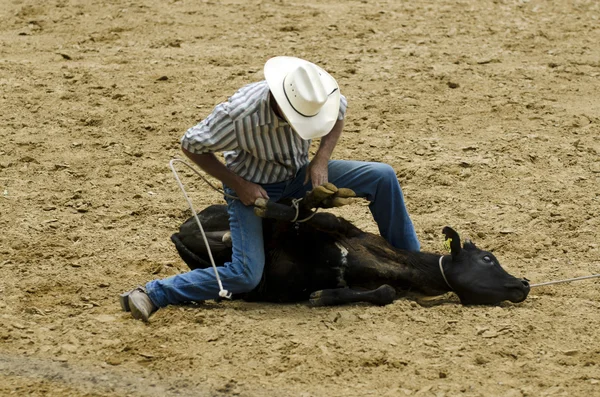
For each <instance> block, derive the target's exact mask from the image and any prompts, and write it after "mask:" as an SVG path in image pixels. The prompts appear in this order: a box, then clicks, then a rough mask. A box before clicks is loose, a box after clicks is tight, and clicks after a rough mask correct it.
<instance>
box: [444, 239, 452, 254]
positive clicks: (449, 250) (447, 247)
mask: <svg viewBox="0 0 600 397" xmlns="http://www.w3.org/2000/svg"><path fill="white" fill-rule="evenodd" d="M451 244H452V238H447V239H446V240H445V241H444V247H445V248H446V249H447V250H448V252H452V248H451V247H450V245H451Z"/></svg>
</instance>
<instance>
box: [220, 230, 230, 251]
mask: <svg viewBox="0 0 600 397" xmlns="http://www.w3.org/2000/svg"><path fill="white" fill-rule="evenodd" d="M221 241H222V242H223V245H225V247H228V248H231V246H232V243H231V232H225V234H224V235H223V237H222V239H221Z"/></svg>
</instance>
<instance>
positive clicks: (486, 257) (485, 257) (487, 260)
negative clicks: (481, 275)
mask: <svg viewBox="0 0 600 397" xmlns="http://www.w3.org/2000/svg"><path fill="white" fill-rule="evenodd" d="M483 260H484V261H486V262H491V261H492V258H490V257H489V256H488V255H486V256H484V257H483Z"/></svg>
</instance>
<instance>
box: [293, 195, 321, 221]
mask: <svg viewBox="0 0 600 397" xmlns="http://www.w3.org/2000/svg"><path fill="white" fill-rule="evenodd" d="M300 201H302V198H297V199H292V207H294V209H295V210H296V215H295V216H294V219H292V220H291V221H290V222H292V223H294V222H298V223H302V222H306V221H309V220H311V219H312V217H313V216H315V215H316V214H317V211H318V210H319V209H318V208H315V212H313V213H312V214H310V215H309V216H307V217H306V218H304V219H300V220H298V215H299V214H300Z"/></svg>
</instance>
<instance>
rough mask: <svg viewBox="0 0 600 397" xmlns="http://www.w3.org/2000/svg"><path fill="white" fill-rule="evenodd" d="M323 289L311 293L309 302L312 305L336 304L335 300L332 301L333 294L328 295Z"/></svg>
mask: <svg viewBox="0 0 600 397" xmlns="http://www.w3.org/2000/svg"><path fill="white" fill-rule="evenodd" d="M323 292H324V291H323V290H321V291H315V292H313V293H312V294H310V299H309V300H308V303H310V305H311V306H331V305H332V304H335V303H334V302H332V299H331V296H329V299H328V296H327V294H323Z"/></svg>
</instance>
